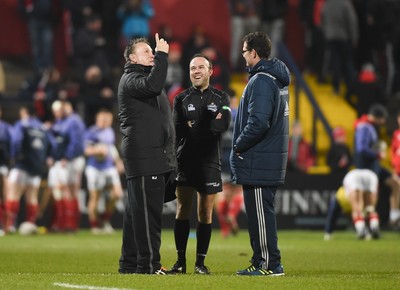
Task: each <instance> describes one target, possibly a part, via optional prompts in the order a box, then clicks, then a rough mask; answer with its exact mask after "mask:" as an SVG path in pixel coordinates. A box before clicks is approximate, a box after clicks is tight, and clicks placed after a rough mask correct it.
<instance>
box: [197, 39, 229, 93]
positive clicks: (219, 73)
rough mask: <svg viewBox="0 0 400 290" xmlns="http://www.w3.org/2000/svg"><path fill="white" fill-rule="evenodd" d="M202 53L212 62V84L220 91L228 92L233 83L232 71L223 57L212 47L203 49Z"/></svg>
mask: <svg viewBox="0 0 400 290" xmlns="http://www.w3.org/2000/svg"><path fill="white" fill-rule="evenodd" d="M201 53H202V54H204V55H205V56H207V57H208V59H209V60H210V61H211V62H212V66H213V73H212V76H211V79H210V84H211V85H212V86H214V87H216V88H217V89H219V90H223V91H225V90H228V88H229V84H230V81H231V78H230V71H229V67H228V65H227V64H226V62H225V60H224V58H223V57H222V55H221V54H220V53H219V52H218V51H217V50H216V49H215V48H214V47H212V46H208V47H205V48H203V49H202V50H201Z"/></svg>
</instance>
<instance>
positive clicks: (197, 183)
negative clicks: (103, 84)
mask: <svg viewBox="0 0 400 290" xmlns="http://www.w3.org/2000/svg"><path fill="white" fill-rule="evenodd" d="M189 70H190V80H191V82H192V87H190V88H189V89H187V90H185V91H184V92H182V93H181V94H179V95H178V96H177V97H176V98H175V101H174V121H175V129H176V137H177V158H178V177H177V191H176V195H177V213H176V220H175V228H174V234H175V245H176V250H177V253H178V261H177V262H176V263H175V265H174V266H173V267H172V268H171V270H170V272H172V273H186V246H187V241H188V237H189V231H190V224H189V218H190V212H191V209H192V200H193V195H194V194H195V193H196V192H197V193H198V199H197V200H198V205H197V213H198V215H197V216H198V226H197V250H196V254H197V256H196V264H195V270H194V272H195V273H196V274H209V273H210V271H209V269H208V268H207V267H206V266H205V265H204V259H205V256H206V254H207V251H208V246H209V243H210V238H211V222H212V211H213V205H214V199H215V194H216V193H217V192H220V191H222V181H221V148H220V147H221V146H220V138H221V133H222V132H224V131H226V130H227V129H228V127H229V123H230V119H231V113H230V108H229V96H228V95H227V94H226V93H225V92H223V91H220V90H217V89H215V88H214V87H212V86H210V85H209V83H210V76H211V75H212V64H211V62H210V61H209V60H208V59H207V58H206V57H205V56H204V55H200V54H197V55H195V56H193V57H192V59H191V61H190V66H189Z"/></svg>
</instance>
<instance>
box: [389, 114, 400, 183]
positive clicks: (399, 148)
mask: <svg viewBox="0 0 400 290" xmlns="http://www.w3.org/2000/svg"><path fill="white" fill-rule="evenodd" d="M390 151H391V159H392V166H393V169H394V172H395V173H396V174H397V176H398V177H400V111H398V112H397V130H395V131H394V132H393V137H392V142H391V146H390Z"/></svg>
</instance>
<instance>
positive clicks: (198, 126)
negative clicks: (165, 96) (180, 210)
mask: <svg viewBox="0 0 400 290" xmlns="http://www.w3.org/2000/svg"><path fill="white" fill-rule="evenodd" d="M218 113H222V117H221V119H215V118H216V116H217V115H218ZM230 120H231V111H230V108H229V96H228V95H227V94H226V93H225V92H223V91H220V90H218V89H216V88H214V87H212V86H209V87H208V88H207V89H205V90H204V91H203V92H201V91H200V90H198V89H196V88H194V87H191V88H189V89H187V90H185V91H184V92H182V93H180V94H179V95H178V96H176V98H175V101H174V122H175V129H176V138H177V141H176V143H177V157H178V162H179V164H188V165H190V164H193V165H194V166H202V167H211V168H215V169H218V170H221V152H220V150H221V148H220V139H221V134H220V133H222V132H224V131H226V130H227V129H228V127H229V123H230Z"/></svg>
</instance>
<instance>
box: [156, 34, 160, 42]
mask: <svg viewBox="0 0 400 290" xmlns="http://www.w3.org/2000/svg"><path fill="white" fill-rule="evenodd" d="M159 42H160V37H159V36H158V33H156V43H159Z"/></svg>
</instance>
